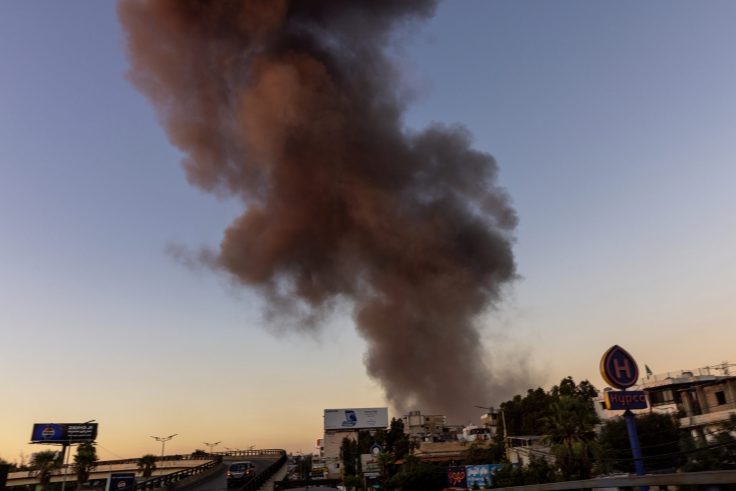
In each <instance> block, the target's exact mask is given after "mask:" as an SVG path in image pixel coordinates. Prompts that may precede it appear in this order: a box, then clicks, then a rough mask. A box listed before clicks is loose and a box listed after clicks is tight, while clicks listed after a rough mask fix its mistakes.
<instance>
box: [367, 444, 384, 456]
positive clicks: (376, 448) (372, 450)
mask: <svg viewBox="0 0 736 491" xmlns="http://www.w3.org/2000/svg"><path fill="white" fill-rule="evenodd" d="M369 451H370V453H371V455H374V456H378V454H380V453H382V452H383V447H382V446H380V445H379V444H378V443H374V444H373V445H371V448H370V450H369Z"/></svg>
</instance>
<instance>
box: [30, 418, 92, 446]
mask: <svg viewBox="0 0 736 491" xmlns="http://www.w3.org/2000/svg"><path fill="white" fill-rule="evenodd" d="M95 438H97V423H36V424H34V425H33V432H32V433H31V443H62V444H63V443H78V442H93V441H95Z"/></svg>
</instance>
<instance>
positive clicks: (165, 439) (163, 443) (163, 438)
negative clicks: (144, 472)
mask: <svg viewBox="0 0 736 491" xmlns="http://www.w3.org/2000/svg"><path fill="white" fill-rule="evenodd" d="M178 434H179V433H174V434H173V435H169V436H153V435H151V438H153V439H154V440H156V441H157V442H161V457H162V458H163V456H164V449H165V448H166V442H168V441H169V440H171V439H172V438H174V437H175V436H176V435H178Z"/></svg>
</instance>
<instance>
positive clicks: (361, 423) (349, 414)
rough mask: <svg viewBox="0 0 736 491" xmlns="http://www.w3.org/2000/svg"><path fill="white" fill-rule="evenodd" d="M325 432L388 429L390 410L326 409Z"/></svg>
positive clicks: (376, 408)
mask: <svg viewBox="0 0 736 491" xmlns="http://www.w3.org/2000/svg"><path fill="white" fill-rule="evenodd" d="M324 417H325V430H357V429H366V428H376V429H385V428H387V427H388V408H385V407H372V408H355V409H325V415H324Z"/></svg>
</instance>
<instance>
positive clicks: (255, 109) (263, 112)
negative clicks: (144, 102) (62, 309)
mask: <svg viewBox="0 0 736 491" xmlns="http://www.w3.org/2000/svg"><path fill="white" fill-rule="evenodd" d="M434 9H435V1H434V0H240V1H235V0H232V1H229V0H213V1H206V0H123V1H121V2H120V4H119V16H120V19H121V22H122V24H123V26H124V28H125V31H126V33H127V47H128V53H129V56H130V60H131V65H132V67H131V71H130V73H129V77H130V79H131V80H132V82H133V83H134V84H135V86H136V87H137V88H138V89H139V90H141V91H142V92H143V93H144V94H145V95H146V96H148V98H149V99H150V100H151V101H152V103H153V104H154V106H155V107H156V109H157V111H158V114H159V117H160V119H161V121H162V123H163V124H164V126H165V128H166V130H167V133H168V136H169V139H170V140H171V141H172V143H173V144H174V145H176V146H177V147H178V148H180V149H181V150H182V151H183V152H184V153H185V154H186V157H185V158H184V160H183V166H184V168H185V170H186V173H187V177H188V179H189V181H190V182H191V183H192V184H194V185H196V186H199V187H201V188H203V189H205V190H207V191H210V192H214V193H218V194H223V195H232V196H237V197H238V198H239V199H241V200H242V202H243V204H244V211H243V214H242V215H241V216H240V217H239V218H237V219H236V220H235V221H234V222H233V223H232V224H231V225H230V226H229V227H228V229H227V230H226V232H225V235H224V238H223V240H222V243H221V245H220V250H219V251H218V252H217V253H216V254H215V258H214V260H213V264H214V265H215V266H216V267H217V268H221V269H224V270H226V271H227V272H229V274H231V275H232V276H233V277H234V278H236V279H237V280H238V281H239V282H241V283H242V284H243V285H247V286H249V287H252V288H255V289H257V290H258V291H259V292H260V293H261V294H262V296H263V297H264V298H265V299H266V305H267V311H268V312H269V313H270V314H271V315H282V314H284V315H288V316H292V317H293V316H296V317H297V318H299V319H301V322H302V323H303V326H304V327H305V328H310V327H312V326H315V325H317V324H318V323H319V320H320V318H321V317H322V315H323V314H325V313H327V312H329V311H330V309H331V308H332V307H333V306H334V304H335V302H339V301H347V302H350V303H351V304H352V305H353V306H354V317H355V321H356V325H357V328H358V330H359V332H360V334H361V336H362V337H363V338H364V339H365V340H366V342H367V344H368V351H367V353H366V355H365V364H366V367H367V370H368V373H369V374H370V376H371V377H374V378H375V379H377V380H378V381H379V382H380V383H381V384H382V386H383V388H384V389H385V392H386V395H387V397H388V399H389V400H390V401H391V402H392V403H393V404H394V405H395V406H396V407H397V408H398V409H400V410H403V409H412V408H421V409H422V410H425V411H442V412H443V413H444V414H447V415H448V416H450V417H456V418H457V417H465V416H466V415H468V414H469V413H470V414H472V413H473V412H475V411H473V408H472V406H473V405H474V404H478V403H479V402H481V401H488V400H498V397H499V396H500V395H503V396H505V395H508V393H507V391H506V390H504V383H502V382H501V381H500V380H499V378H498V377H494V376H493V375H492V374H491V373H490V372H489V370H488V365H487V364H486V363H485V356H486V352H485V350H484V348H483V347H482V345H481V341H480V334H479V326H478V325H477V318H478V316H479V314H481V313H483V312H484V311H485V310H487V309H488V308H489V307H491V306H493V304H494V303H495V302H497V301H498V299H499V294H500V289H501V288H502V286H503V285H504V284H505V283H506V282H508V281H510V280H511V279H513V278H514V275H515V266H514V260H513V255H512V250H511V232H512V230H513V228H514V227H515V224H516V215H515V212H514V210H513V209H512V208H511V206H510V204H509V200H508V198H507V195H506V193H505V192H504V191H503V190H502V189H500V188H499V187H498V186H497V184H496V174H497V167H496V163H495V161H494V160H493V158H492V157H491V156H490V155H488V154H485V153H482V152H479V151H476V150H473V149H472V148H470V137H469V135H468V134H467V132H466V131H465V130H464V129H462V128H460V127H445V126H440V125H432V126H430V127H429V128H428V129H426V130H425V131H423V132H419V133H414V132H409V131H407V130H405V129H404V128H403V127H402V119H401V117H402V113H403V111H404V107H405V103H406V100H405V97H404V96H403V94H404V93H403V92H402V89H401V87H400V85H399V79H400V74H399V72H398V70H397V68H396V67H395V66H393V65H392V63H391V62H390V60H389V58H388V57H387V56H386V54H385V48H386V47H387V46H388V45H389V44H390V42H391V33H392V31H393V30H394V29H395V28H398V27H400V26H401V25H403V24H406V23H407V22H411V21H413V20H416V19H419V18H424V17H428V16H431V15H432V14H433V12H434ZM499 391H501V392H499Z"/></svg>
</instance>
